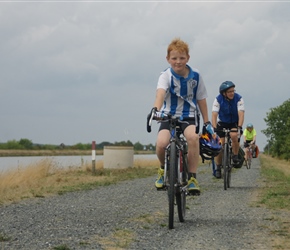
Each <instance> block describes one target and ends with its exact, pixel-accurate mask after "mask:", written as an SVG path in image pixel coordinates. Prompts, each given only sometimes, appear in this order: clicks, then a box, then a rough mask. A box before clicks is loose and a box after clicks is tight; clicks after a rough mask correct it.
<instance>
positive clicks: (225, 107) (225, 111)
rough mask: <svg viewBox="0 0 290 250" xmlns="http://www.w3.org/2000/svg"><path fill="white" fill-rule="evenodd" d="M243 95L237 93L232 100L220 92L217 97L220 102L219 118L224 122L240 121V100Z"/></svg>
mask: <svg viewBox="0 0 290 250" xmlns="http://www.w3.org/2000/svg"><path fill="white" fill-rule="evenodd" d="M241 98H242V96H240V95H239V94H237V93H235V95H234V98H233V99H232V100H228V99H226V98H225V97H224V96H223V95H221V94H219V95H218V96H217V97H216V99H217V101H218V103H219V104H220V110H219V120H220V121H221V122H224V123H238V121H239V115H238V102H239V101H240V100H241Z"/></svg>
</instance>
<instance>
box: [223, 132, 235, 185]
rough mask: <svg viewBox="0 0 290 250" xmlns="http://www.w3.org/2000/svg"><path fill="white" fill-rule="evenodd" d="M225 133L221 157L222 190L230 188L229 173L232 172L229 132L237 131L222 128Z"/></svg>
mask: <svg viewBox="0 0 290 250" xmlns="http://www.w3.org/2000/svg"><path fill="white" fill-rule="evenodd" d="M222 131H223V132H224V133H225V143H224V145H223V158H222V170H223V179H224V190H227V188H230V186H231V173H232V168H233V165H232V156H233V154H232V140H231V136H230V133H231V132H238V131H237V129H227V128H223V130H222Z"/></svg>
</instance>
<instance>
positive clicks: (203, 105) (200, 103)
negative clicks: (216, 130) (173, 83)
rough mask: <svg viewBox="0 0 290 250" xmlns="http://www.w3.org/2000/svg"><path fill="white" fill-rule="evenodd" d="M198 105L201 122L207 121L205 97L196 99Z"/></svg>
mask: <svg viewBox="0 0 290 250" xmlns="http://www.w3.org/2000/svg"><path fill="white" fill-rule="evenodd" d="M197 104H198V107H199V109H200V113H201V115H202V119H203V123H206V122H208V121H209V120H208V112H207V102H206V99H205V98H204V99H202V100H197Z"/></svg>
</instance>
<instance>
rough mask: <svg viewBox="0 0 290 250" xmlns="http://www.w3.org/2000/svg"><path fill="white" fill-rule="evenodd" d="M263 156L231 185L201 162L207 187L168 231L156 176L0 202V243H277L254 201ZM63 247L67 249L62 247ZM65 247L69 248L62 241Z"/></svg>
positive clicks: (168, 245)
mask: <svg viewBox="0 0 290 250" xmlns="http://www.w3.org/2000/svg"><path fill="white" fill-rule="evenodd" d="M259 178H260V166H259V159H254V161H253V166H252V169H250V170H247V169H246V168H245V167H243V168H242V169H238V170H236V171H235V172H234V173H233V174H232V187H231V188H230V189H228V190H227V191H224V190H223V181H222V180H217V179H215V178H213V177H212V175H211V168H210V167H208V166H202V167H200V168H199V172H198V180H199V184H200V186H201V188H202V193H201V195H200V196H198V197H192V196H191V197H188V199H187V206H188V209H187V214H186V221H185V222H184V223H180V222H179V221H178V216H177V213H176V216H175V228H174V229H173V230H168V203H167V196H166V192H163V191H158V192H157V191H156V190H155V188H154V180H155V176H154V177H150V178H144V179H140V180H133V181H126V182H122V183H119V184H116V185H111V186H107V187H101V188H98V189H95V190H91V191H82V192H74V193H68V194H65V195H61V196H55V197H50V198H45V199H43V198H38V199H32V200H25V201H22V202H21V203H18V204H11V205H8V206H1V207H0V216H1V220H0V235H2V236H3V235H5V236H7V237H10V240H9V241H3V242H0V249H1V250H2V249H17V250H18V249H29V250H33V249H37V250H39V249H57V248H56V247H59V248H58V249H174V250H176V249H203V250H204V249H205V250H206V249H214V250H217V249H247V250H248V249H259V250H260V249H272V248H271V243H270V239H269V237H268V235H269V230H270V229H269V225H270V223H272V222H271V220H270V218H271V212H270V211H268V210H267V209H265V208H261V207H258V206H257V205H255V203H254V202H253V199H255V197H256V193H257V191H258V189H259V186H260V185H262V182H261V180H260V179H259ZM60 246H62V247H63V248H60ZM64 246H67V248H64Z"/></svg>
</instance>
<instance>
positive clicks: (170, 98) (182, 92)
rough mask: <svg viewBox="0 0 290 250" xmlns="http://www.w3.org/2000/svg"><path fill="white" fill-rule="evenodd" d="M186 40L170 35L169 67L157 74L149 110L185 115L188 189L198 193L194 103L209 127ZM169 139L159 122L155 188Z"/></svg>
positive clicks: (203, 90)
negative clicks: (172, 38)
mask: <svg viewBox="0 0 290 250" xmlns="http://www.w3.org/2000/svg"><path fill="white" fill-rule="evenodd" d="M189 58H190V56H189V47H188V44H187V43H185V42H184V41H182V40H180V39H174V40H173V41H172V42H171V43H170V44H169V46H168V48H167V56H166V59H167V62H168V63H169V64H170V67H169V68H167V69H166V70H165V71H163V72H162V73H161V75H160V77H159V80H158V83H157V90H156V99H155V102H154V105H153V107H154V108H153V109H152V111H151V113H152V112H156V111H161V112H164V113H170V114H171V115H175V116H182V117H184V118H186V121H187V123H184V124H182V125H181V129H182V132H183V135H184V136H185V138H186V140H187V143H188V170H189V174H188V179H189V181H188V191H189V192H190V193H191V194H197V195H198V194H199V193H200V188H199V186H198V182H197V180H196V172H197V167H198V161H199V136H198V134H197V133H196V126H197V123H196V122H197V121H196V120H197V116H196V114H197V107H198V108H199V110H200V112H201V115H202V118H203V121H204V123H205V125H206V126H207V128H208V130H209V131H212V133H213V128H212V126H211V124H210V122H209V120H208V111H207V102H206V98H207V91H206V88H205V85H204V82H203V79H202V77H201V75H200V73H199V71H198V70H197V69H193V68H191V67H190V66H189V65H188V64H187V63H188V61H189ZM169 140H170V132H169V123H168V122H162V123H161V125H160V128H159V132H158V135H157V142H156V154H157V157H158V159H159V161H160V169H159V170H158V178H157V180H156V182H155V186H156V188H157V189H159V188H162V187H163V182H164V180H163V178H164V177H163V176H164V164H165V147H166V146H167V145H168V143H169Z"/></svg>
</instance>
